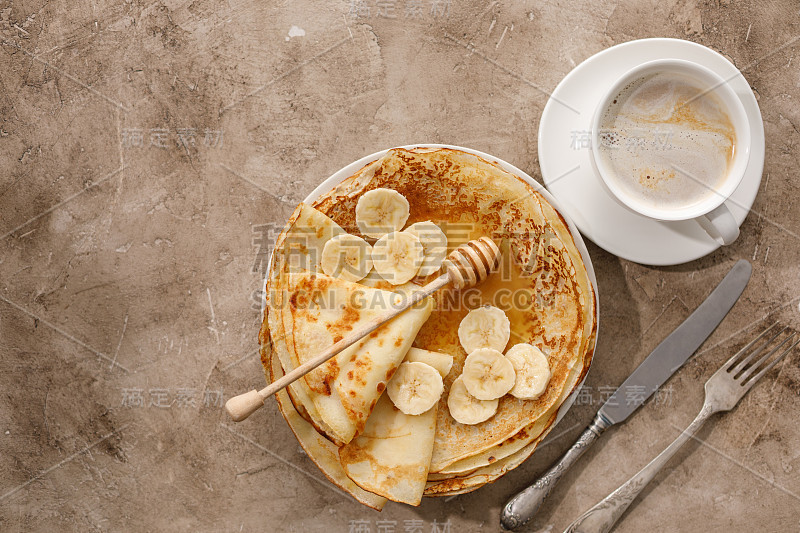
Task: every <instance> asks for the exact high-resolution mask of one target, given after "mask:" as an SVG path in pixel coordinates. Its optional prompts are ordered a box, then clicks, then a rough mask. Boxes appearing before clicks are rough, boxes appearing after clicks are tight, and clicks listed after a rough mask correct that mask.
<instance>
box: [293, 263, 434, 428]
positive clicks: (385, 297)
mask: <svg viewBox="0 0 800 533" xmlns="http://www.w3.org/2000/svg"><path fill="white" fill-rule="evenodd" d="M282 300H283V302H285V303H284V305H283V309H282V310H281V313H282V315H283V329H284V333H285V339H284V342H285V344H286V348H287V350H288V355H289V357H290V359H291V364H292V366H289V367H288V368H287V367H284V370H286V371H289V370H290V369H291V368H294V366H296V365H301V364H303V363H305V362H306V361H308V360H310V359H313V358H314V357H315V356H317V355H318V354H319V352H320V351H322V350H323V349H324V348H326V347H328V346H331V345H332V344H334V343H335V342H338V341H339V340H341V339H342V338H343V337H344V336H345V335H347V334H348V333H349V332H351V331H353V330H354V329H357V328H358V327H359V326H361V325H362V324H365V323H368V322H371V321H373V319H375V318H376V317H378V316H380V315H381V314H383V313H385V312H386V311H387V310H389V309H391V308H392V306H398V305H400V301H401V300H402V298H401V296H400V295H399V294H396V293H394V292H390V291H385V290H380V289H370V288H367V287H364V286H363V285H359V284H357V283H351V282H349V281H344V280H341V279H338V278H333V277H330V276H326V275H325V274H319V273H311V272H300V273H292V274H289V275H288V276H287V277H286V284H285V286H284V288H283V291H282ZM432 310H433V301H432V300H431V299H430V298H426V299H425V300H424V301H422V302H420V304H419V305H416V306H414V307H413V308H411V309H408V310H407V311H404V312H403V313H401V314H400V315H398V316H397V317H395V318H393V319H392V320H390V321H389V322H386V323H385V324H383V325H382V326H380V327H379V328H378V329H376V330H375V331H373V332H372V333H370V334H369V335H368V336H366V337H365V338H363V339H362V340H360V341H358V342H357V343H356V344H354V345H353V346H351V347H350V348H347V349H346V350H343V351H342V352H340V353H339V354H338V355H336V356H335V357H334V358H332V359H330V360H329V361H328V362H326V363H324V364H323V365H321V366H319V367H317V368H316V369H314V370H312V371H311V372H309V373H308V374H306V376H304V378H303V379H304V380H305V382H306V385H307V389H308V391H309V392H308V395H309V397H310V399H311V401H312V403H313V405H314V407H315V408H316V411H317V413H318V414H319V417H320V418H321V419H322V421H323V422H324V423H325V424H326V425H327V427H328V428H330V431H331V433H332V434H333V437H334V438H335V439H336V440H338V441H339V442H342V443H345V444H346V443H348V442H350V441H351V440H352V439H353V437H354V436H355V435H356V434H357V433H359V432H361V431H362V430H363V429H364V426H365V424H366V422H367V418H368V417H369V415H370V413H371V412H372V409H373V408H374V407H375V405H376V403H377V401H378V398H379V397H380V396H381V395H382V394H383V391H384V390H385V389H386V383H387V382H388V381H389V379H390V378H391V377H392V374H394V371H395V370H396V369H397V367H398V366H399V365H400V363H401V362H402V361H403V358H404V357H405V354H406V352H408V349H409V348H410V347H411V343H412V342H414V338H415V337H416V336H417V332H418V331H419V329H420V328H421V327H422V324H424V323H425V321H426V320H427V319H428V317H429V316H430V314H431V311H432Z"/></svg>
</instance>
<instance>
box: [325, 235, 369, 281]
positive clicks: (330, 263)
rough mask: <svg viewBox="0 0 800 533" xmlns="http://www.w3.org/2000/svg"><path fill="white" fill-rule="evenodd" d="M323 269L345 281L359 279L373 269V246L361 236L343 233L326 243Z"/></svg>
mask: <svg viewBox="0 0 800 533" xmlns="http://www.w3.org/2000/svg"><path fill="white" fill-rule="evenodd" d="M320 262H321V263H322V271H323V272H325V273H326V274H327V275H329V276H333V277H336V278H341V279H343V280H345V281H354V282H355V281H358V280H360V279H362V278H363V277H365V276H366V275H367V274H369V271H370V270H372V246H370V245H369V243H368V242H367V241H365V240H364V239H362V238H361V237H356V236H355V235H350V234H349V233H343V234H341V235H337V236H336V237H334V238H333V239H331V240H329V241H328V242H326V243H325V247H324V248H323V249H322V257H321V261H320Z"/></svg>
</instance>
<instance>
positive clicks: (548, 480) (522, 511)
mask: <svg viewBox="0 0 800 533" xmlns="http://www.w3.org/2000/svg"><path fill="white" fill-rule="evenodd" d="M609 426H611V422H610V421H609V420H608V419H606V418H605V417H604V416H603V415H601V414H600V413H597V414H596V415H595V417H594V420H592V423H591V424H589V426H588V427H587V428H586V429H585V430H584V431H583V433H581V436H580V437H578V440H576V441H575V444H573V445H572V447H571V448H570V449H569V450H567V453H565V454H564V455H563V456H562V457H561V459H559V460H558V461H557V462H556V463H555V464H554V465H553V466H551V467H550V469H549V470H548V471H547V472H545V473H544V475H543V476H541V477H540V478H539V479H537V480H536V482H535V483H534V484H533V485H531V486H530V487H528V488H527V489H525V490H523V491H521V492H519V493H518V494H517V495H516V496H514V497H513V498H511V499H510V500H509V501H508V503H507V504H506V505H505V507H503V511H502V512H501V513H500V524H501V525H502V526H503V528H504V529H516V528H518V527H520V526H522V525H524V524H525V523H527V522H528V520H530V519H531V518H533V515H535V514H536V512H537V511H538V510H539V507H540V506H541V505H542V502H544V499H545V498H547V496H548V494H550V492H551V491H552V490H553V487H555V485H556V483H558V481H559V480H560V479H561V476H563V475H564V472H566V471H567V470H568V469H569V467H571V466H572V465H573V464H575V462H576V461H577V460H578V458H579V457H580V456H581V455H583V453H584V452H585V451H586V450H587V448H589V446H590V445H591V444H593V443H594V441H595V440H597V437H599V436H600V435H602V434H603V432H604V431H605V430H606V429H607V428H608V427H609Z"/></svg>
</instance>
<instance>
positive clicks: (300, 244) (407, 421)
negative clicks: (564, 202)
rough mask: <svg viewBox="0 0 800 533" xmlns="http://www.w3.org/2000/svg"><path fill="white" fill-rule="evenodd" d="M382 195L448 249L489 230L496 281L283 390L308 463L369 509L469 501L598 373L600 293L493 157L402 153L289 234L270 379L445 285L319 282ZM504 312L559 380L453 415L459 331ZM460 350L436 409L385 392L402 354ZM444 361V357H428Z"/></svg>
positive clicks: (559, 221)
mask: <svg viewBox="0 0 800 533" xmlns="http://www.w3.org/2000/svg"><path fill="white" fill-rule="evenodd" d="M376 188H388V189H393V190H395V191H398V192H399V193H401V194H402V195H403V196H405V197H406V198H407V199H408V200H409V203H410V205H411V218H409V220H408V224H412V223H414V222H418V221H426V220H431V221H434V222H435V223H437V224H438V225H439V226H440V227H441V228H442V229H443V230H444V232H445V234H446V235H447V237H448V248H450V249H453V248H455V247H457V246H458V245H460V244H463V243H464V242H466V241H468V240H470V239H474V238H478V237H481V236H489V237H490V238H492V239H494V241H495V242H497V243H498V244H499V245H500V248H501V251H502V256H501V262H500V268H499V270H498V272H496V273H494V274H492V275H491V276H490V277H489V279H488V280H486V281H485V282H483V283H482V284H480V285H479V286H477V287H475V288H472V289H469V290H466V291H463V292H462V293H458V294H454V293H453V291H451V290H448V289H444V290H443V291H440V292H439V293H436V294H435V295H434V296H432V297H430V298H427V299H426V301H423V302H422V303H421V304H420V305H419V306H417V307H416V308H413V309H410V310H408V311H406V312H404V313H402V314H401V315H399V316H398V317H397V318H395V319H393V320H392V321H390V322H388V323H386V324H384V325H383V326H381V328H379V329H378V330H376V331H375V332H373V333H372V334H371V335H369V336H368V337H366V338H365V339H363V340H362V341H360V342H358V343H356V344H355V345H353V346H352V347H351V348H349V349H347V350H345V351H343V352H342V353H340V354H339V355H337V356H336V357H334V358H333V359H331V360H330V361H329V362H328V363H326V364H325V365H323V366H321V367H319V368H317V369H316V370H314V371H313V372H311V373H310V374H308V375H307V376H305V378H302V379H299V380H297V381H296V382H294V383H293V384H292V385H291V386H289V387H288V388H287V389H285V390H284V391H281V392H280V393H278V395H277V399H278V404H279V407H280V411H281V413H282V414H283V416H284V418H285V419H286V421H287V422H288V423H289V425H290V426H291V429H292V431H293V432H294V433H295V435H296V436H297V439H298V441H299V442H300V444H301V445H302V447H303V448H304V450H305V451H306V453H307V454H308V456H309V457H310V458H311V459H312V460H313V461H314V462H315V463H316V464H317V465H318V466H319V468H320V469H321V470H322V472H323V473H324V474H325V475H326V476H327V477H328V479H329V480H330V481H331V482H332V483H334V484H335V485H337V486H338V487H340V488H341V489H343V490H345V491H347V492H348V493H350V494H351V495H352V496H353V497H354V498H355V499H356V500H358V501H359V502H361V503H363V504H365V505H368V506H369V507H372V508H374V509H381V508H382V507H383V505H384V504H385V503H386V501H387V499H389V500H393V501H397V502H403V503H407V504H410V505H419V503H420V501H421V498H422V496H447V495H455V494H463V493H466V492H470V491H472V490H475V489H477V488H479V487H480V486H482V485H484V484H486V483H489V482H492V481H494V480H496V479H497V478H499V477H500V476H502V475H503V474H505V473H506V472H508V471H510V470H512V469H514V468H515V467H517V466H518V465H519V464H521V463H522V462H523V461H525V459H527V458H528V457H529V456H530V455H531V454H532V453H533V451H534V450H535V449H536V446H537V445H538V443H539V442H541V440H542V439H543V438H544V437H545V436H546V435H547V433H548V432H549V431H550V429H551V427H552V425H553V423H554V421H555V419H556V415H557V411H558V408H559V407H560V406H561V404H562V403H563V402H564V401H565V399H566V398H567V397H568V396H569V394H570V393H571V392H572V391H573V390H574V389H575V388H576V386H577V384H578V383H580V382H581V381H582V379H583V377H584V376H585V373H586V371H587V370H588V368H589V364H590V362H591V359H592V355H593V351H594V342H595V336H596V324H597V320H596V305H595V300H596V298H595V291H594V288H593V285H592V282H591V280H590V278H589V274H588V273H587V270H586V267H585V265H584V263H583V261H582V259H581V255H580V253H579V252H578V250H577V248H576V247H575V243H574V241H573V238H572V235H571V234H570V232H569V229H568V227H567V225H566V223H565V221H564V219H563V218H562V217H561V216H560V215H559V213H558V212H557V211H555V210H554V209H553V207H552V206H551V205H550V204H549V203H548V202H547V201H546V200H545V199H544V198H543V197H542V196H541V195H540V194H539V193H537V192H536V191H535V190H534V189H533V188H532V187H531V186H530V185H529V184H528V183H526V182H525V181H523V180H522V179H520V178H518V177H517V176H514V175H513V174H510V173H508V172H506V171H505V170H503V169H502V168H500V167H499V166H498V165H496V164H494V163H491V162H489V161H486V160H484V159H482V158H480V157H477V156H475V155H472V154H468V153H465V152H461V151H457V150H451V149H422V148H420V149H414V150H405V149H393V150H390V151H389V152H388V153H387V154H386V155H385V156H384V157H382V158H380V159H379V160H377V161H375V162H373V163H370V164H368V165H366V166H365V167H363V168H361V169H360V170H359V171H358V172H356V173H355V174H354V175H353V176H351V177H349V178H347V179H345V180H343V181H342V182H341V183H340V184H339V185H338V186H337V187H336V188H334V189H333V190H332V191H330V192H329V193H327V194H325V195H324V196H322V197H321V198H319V199H318V200H316V201H315V202H314V205H313V206H312V205H307V204H301V205H300V206H299V207H298V208H297V210H296V211H295V212H294V214H293V215H292V216H291V218H290V219H289V222H288V224H287V225H286V227H285V229H284V230H283V232H282V233H281V235H280V236H279V238H278V239H277V241H276V244H275V248H274V252H273V256H272V260H271V264H270V271H269V275H268V279H267V306H266V309H265V317H264V322H263V325H262V328H261V332H260V335H259V340H260V342H261V360H262V363H263V365H264V368H265V370H266V374H267V379H268V380H269V381H273V380H275V379H277V378H278V377H280V376H282V375H283V374H284V373H285V372H287V371H290V370H291V369H293V368H295V367H296V366H298V365H299V364H302V363H303V362H305V361H307V360H308V359H310V358H312V357H314V356H315V355H317V354H318V353H319V352H321V351H322V350H323V349H324V348H325V347H327V346H329V345H331V344H332V343H334V342H336V341H337V340H339V339H340V338H341V337H343V336H344V335H346V334H347V333H348V332H349V331H351V330H352V329H353V328H354V327H355V326H357V325H358V324H360V323H362V322H363V321H368V320H370V319H371V318H373V317H374V316H376V314H378V313H380V312H381V311H383V310H385V309H386V308H387V307H388V306H390V305H392V303H393V302H394V301H395V300H396V299H397V298H400V293H403V292H405V291H412V290H414V289H415V288H418V287H419V286H421V285H423V284H424V283H426V282H428V281H430V280H431V279H433V277H435V276H436V274H432V275H431V276H429V277H427V278H424V279H414V280H412V281H411V282H408V283H406V284H404V285H399V286H394V285H391V284H389V283H387V282H385V281H382V280H381V279H380V277H379V276H376V275H375V272H372V274H370V275H369V276H367V277H366V278H364V279H363V280H361V281H360V282H358V283H353V282H349V281H344V280H342V279H339V278H333V277H329V276H327V275H325V274H324V273H322V269H321V266H320V256H321V251H322V249H323V247H324V245H325V243H326V242H327V241H328V240H330V239H332V238H333V237H334V236H336V235H339V234H342V233H345V232H348V233H353V234H356V235H359V232H358V229H357V225H356V223H355V206H356V203H357V201H358V199H359V197H360V196H361V195H362V194H364V193H365V192H367V191H370V190H373V189H376ZM483 304H493V305H497V306H498V307H502V308H503V309H504V310H505V312H506V314H507V316H508V317H509V320H510V323H511V341H510V342H509V346H511V345H513V344H516V343H530V344H532V345H534V346H536V347H538V348H540V349H541V350H542V352H543V353H544V354H545V355H546V356H547V359H548V362H549V366H550V370H551V378H550V381H549V384H548V386H547V389H546V390H545V392H544V394H542V395H541V396H540V397H539V398H537V399H535V400H521V399H518V398H515V397H513V396H510V395H507V396H504V397H503V398H501V399H500V403H499V406H498V409H497V412H496V414H495V415H494V416H493V417H491V418H489V419H488V420H486V421H485V422H481V423H479V424H475V425H464V424H460V423H458V422H456V421H455V420H454V419H453V418H452V417H451V416H450V414H449V412H448V408H447V401H446V400H447V395H448V390H449V387H450V385H451V384H452V383H453V381H454V379H455V378H456V377H458V376H459V374H460V373H461V368H462V367H463V363H464V359H465V358H466V356H467V354H466V353H465V352H464V350H463V349H462V348H461V346H460V345H459V339H458V333H457V329H458V324H459V322H460V321H461V319H462V318H463V317H464V316H465V315H466V314H467V312H468V311H469V310H470V309H473V308H475V307H477V306H480V305H483ZM429 352H437V353H439V354H449V355H450V356H452V357H453V364H452V368H449V369H448V368H446V367H445V368H441V365H440V372H441V373H445V372H446V373H445V374H444V375H443V377H444V393H443V394H442V397H441V400H440V401H439V403H438V405H437V406H434V407H433V408H432V409H430V410H429V411H427V412H425V413H423V414H420V415H413V416H412V415H406V414H404V413H402V412H400V411H399V410H398V409H397V408H396V407H394V405H393V404H392V402H391V400H390V399H389V398H388V395H387V394H385V393H384V391H385V389H386V384H387V382H388V381H389V379H390V378H391V377H392V374H393V373H394V371H395V370H396V369H397V367H398V366H399V365H400V364H401V363H402V362H403V361H404V360H412V359H413V360H422V361H426V357H427V356H431V357H432V358H433V359H436V354H435V353H434V354H430V353H429ZM427 362H429V363H430V364H431V366H434V367H436V365H435V364H434V362H433V361H427Z"/></svg>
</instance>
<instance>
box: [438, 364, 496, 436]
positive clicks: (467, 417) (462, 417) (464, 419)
mask: <svg viewBox="0 0 800 533" xmlns="http://www.w3.org/2000/svg"><path fill="white" fill-rule="evenodd" d="M497 404H498V401H497V400H479V399H477V398H475V397H474V396H472V395H471V394H470V393H469V392H468V391H467V387H466V386H465V385H464V376H463V375H461V376H458V377H457V378H456V380H455V381H453V384H452V385H451V386H450V394H449V395H448V396H447V408H448V409H449V410H450V416H452V417H453V418H454V419H455V420H456V422H459V423H461V424H469V425H473V424H479V423H481V422H483V421H484V420H489V419H490V418H491V417H492V415H494V414H495V413H496V412H497Z"/></svg>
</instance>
